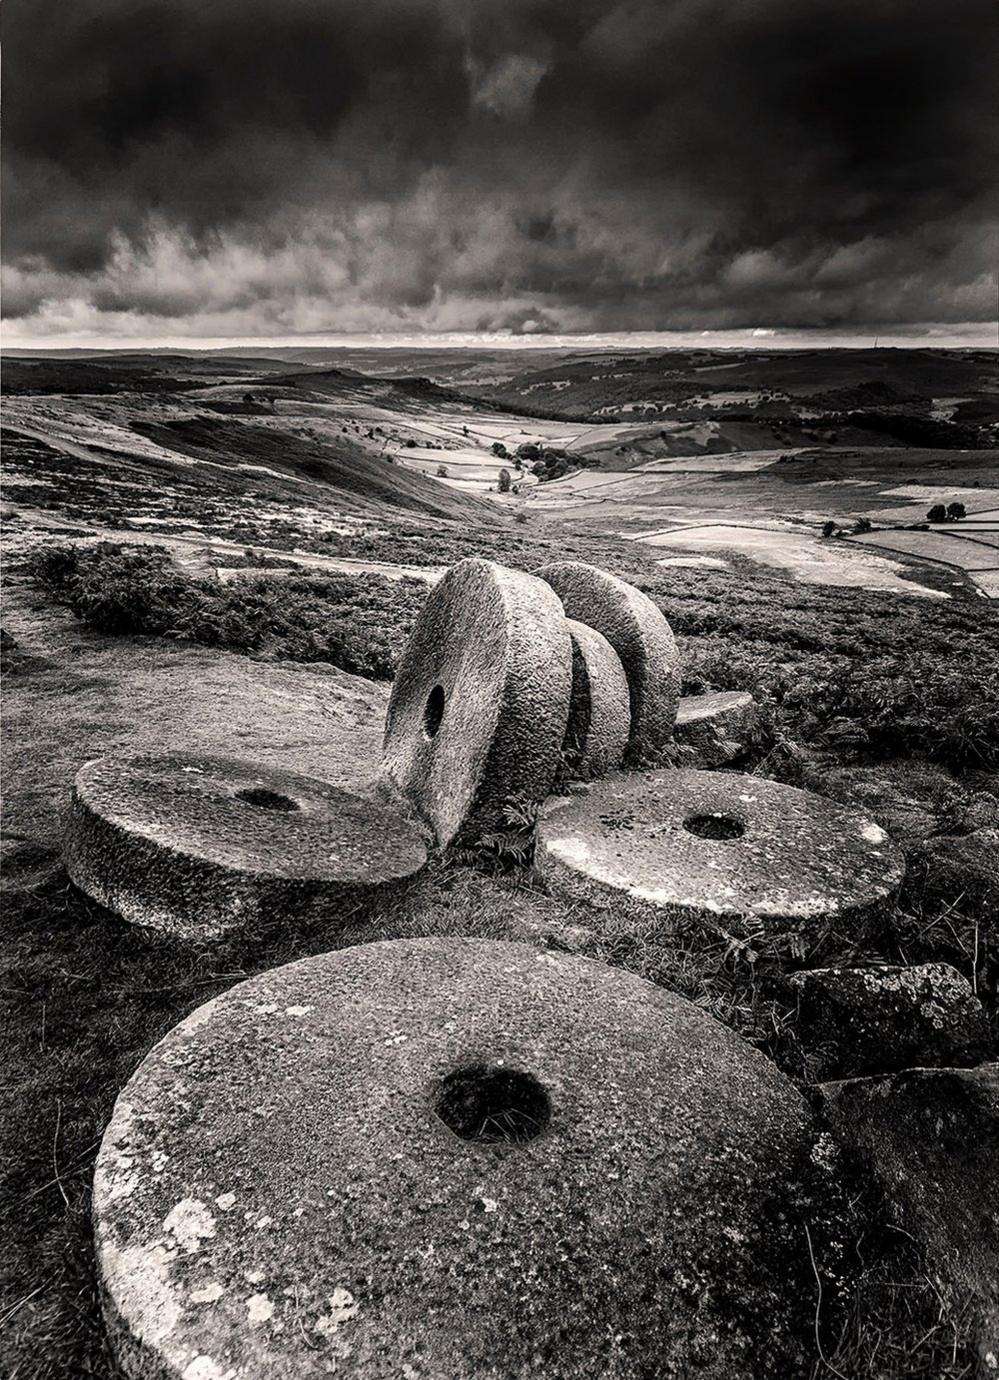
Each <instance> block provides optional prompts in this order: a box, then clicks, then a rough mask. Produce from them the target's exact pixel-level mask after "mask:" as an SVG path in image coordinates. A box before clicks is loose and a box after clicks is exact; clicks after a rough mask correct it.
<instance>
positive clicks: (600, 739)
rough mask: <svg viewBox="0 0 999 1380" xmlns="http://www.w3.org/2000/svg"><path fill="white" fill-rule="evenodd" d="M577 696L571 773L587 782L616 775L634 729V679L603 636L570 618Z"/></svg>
mask: <svg viewBox="0 0 999 1380" xmlns="http://www.w3.org/2000/svg"><path fill="white" fill-rule="evenodd" d="M568 621H569V636H570V637H571V638H572V698H571V699H570V701H569V722H568V724H567V726H566V730H565V745H566V749H567V754H568V760H570V762H571V774H572V775H573V776H577V777H579V778H581V779H582V780H588V779H589V778H591V777H594V776H604V775H605V774H606V773H607V772H609V771H616V770H617V768H618V767H619V766H620V765H621V763H622V761H623V760H624V753H625V749H626V748H627V746H628V736H629V733H630V731H631V707H630V703H629V696H628V678H627V676H626V675H625V674H624V667H623V666H622V665H621V658H620V657H619V656H618V654H617V652H615V650H614V648H613V647H612V646H611V645H610V643H609V642H608V641H607V639H606V637H604V636H603V635H602V634H601V633H598V632H597V631H596V629H595V628H590V627H588V626H587V625H586V624H585V623H577V622H576V620H575V619H574V618H570V619H569V620H568Z"/></svg>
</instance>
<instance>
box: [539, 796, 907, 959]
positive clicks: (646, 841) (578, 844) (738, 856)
mask: <svg viewBox="0 0 999 1380" xmlns="http://www.w3.org/2000/svg"><path fill="white" fill-rule="evenodd" d="M535 865H536V867H537V868H538V870H539V872H540V873H541V874H542V876H543V877H544V878H545V879H546V880H547V881H548V883H549V885H550V887H551V888H552V890H553V891H557V892H560V893H562V894H567V895H569V896H570V897H573V898H575V899H579V900H583V901H590V902H593V903H595V904H597V905H604V906H606V904H607V902H608V897H609V896H611V895H613V896H615V897H616V898H617V900H618V902H621V901H624V902H627V903H628V908H629V909H632V910H634V911H635V913H636V914H637V915H639V916H642V917H645V918H648V919H651V920H653V921H656V922H658V923H659V924H669V923H670V922H684V921H691V920H693V921H697V922H700V921H707V922H709V923H711V924H713V925H719V926H721V927H723V928H725V929H726V930H728V931H730V932H732V933H735V934H741V935H746V934H750V935H755V934H762V935H764V936H767V937H773V938H776V937H778V936H782V935H786V934H794V935H800V936H803V937H805V938H806V939H807V941H808V942H809V944H810V945H813V944H814V945H817V944H818V942H819V941H820V940H821V939H822V938H823V937H825V936H826V935H827V934H828V932H829V931H830V930H831V929H832V928H834V927H841V926H846V927H847V929H848V932H850V933H854V932H857V931H859V930H860V929H861V928H862V926H863V925H865V924H866V923H868V922H869V921H870V920H872V919H873V918H874V917H876V916H878V915H879V914H880V913H881V912H882V911H883V909H884V908H885V906H886V904H887V903H888V902H890V900H891V899H892V898H893V897H894V895H895V893H896V892H897V890H898V887H899V884H900V882H901V880H902V873H903V862H902V859H901V856H900V854H899V853H898V851H897V850H896V849H895V848H894V847H893V845H892V844H891V842H890V841H889V839H888V836H887V835H886V834H885V832H884V830H883V829H881V828H880V827H879V826H878V825H876V824H874V823H872V822H871V821H870V820H868V819H865V818H864V817H863V816H862V815H860V814H857V813H855V812H854V811H852V810H846V809H844V808H843V807H842V806H840V805H836V804H833V802H832V801H830V800H825V799H824V798H823V797H822V796H818V795H813V794H812V793H811V792H810V791H800V790H797V789H796V788H795V787H793V786H782V785H778V784H777V783H776V782H773V781H764V780H762V779H760V778H759V777H755V776H740V775H737V774H735V773H728V772H709V771H687V770H682V771H656V772H643V773H633V774H630V775H629V774H623V773H616V774H615V775H613V776H608V777H605V778H604V780H603V781H599V782H596V783H595V784H594V785H592V786H590V787H589V788H588V789H587V790H586V791H585V792H584V793H582V794H580V795H577V796H574V797H572V798H570V799H567V800H566V799H562V800H553V801H551V802H550V804H549V805H548V806H547V807H546V809H545V811H544V812H543V817H542V820H541V823H540V824H539V826H538V837H537V846H536V850H535Z"/></svg>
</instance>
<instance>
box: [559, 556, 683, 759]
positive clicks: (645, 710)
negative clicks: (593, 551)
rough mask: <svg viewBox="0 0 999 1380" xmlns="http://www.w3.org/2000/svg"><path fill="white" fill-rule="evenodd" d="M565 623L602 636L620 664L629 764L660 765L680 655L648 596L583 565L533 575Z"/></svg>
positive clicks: (566, 564) (672, 717)
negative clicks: (555, 600)
mask: <svg viewBox="0 0 999 1380" xmlns="http://www.w3.org/2000/svg"><path fill="white" fill-rule="evenodd" d="M537 573H538V575H540V576H541V578H542V579H543V580H547V582H548V583H549V584H550V585H551V587H552V589H554V591H555V593H556V594H557V595H558V597H559V598H560V599H561V601H562V604H563V607H564V608H565V611H566V614H567V615H568V617H569V618H573V619H577V620H578V621H579V622H582V623H586V624H588V625H589V626H590V627H591V628H595V629H596V630H597V632H599V633H601V634H602V635H603V636H604V637H605V638H606V639H607V641H608V642H609V643H610V645H611V646H612V647H613V648H614V650H615V652H617V654H618V656H619V657H620V658H621V664H622V665H623V667H624V671H625V675H626V676H627V677H628V689H629V693H630V696H631V730H630V734H629V739H628V760H629V761H630V762H631V763H632V764H634V765H638V764H641V763H655V762H657V761H661V760H662V755H663V752H664V750H665V749H666V748H668V747H669V745H670V743H671V742H672V740H673V726H674V724H675V723H676V713H677V706H678V705H679V702H680V654H679V652H678V650H677V645H676V639H675V638H674V636H673V632H672V629H671V628H670V625H669V624H668V623H667V621H666V619H665V618H664V617H663V614H662V612H661V610H660V609H659V608H657V607H656V605H655V604H654V603H653V602H652V600H651V599H650V598H649V597H648V595H647V594H643V593H642V591H641V590H639V589H636V588H635V587H634V585H629V584H627V583H626V582H625V581H624V580H619V579H618V577H617V576H616V575H610V574H608V572H607V571H606V570H600V569H598V568H597V566H594V565H587V564H586V563H585V562H584V561H555V562H554V563H553V564H552V565H545V566H542V567H541V569H540V570H539V571H538V572H537Z"/></svg>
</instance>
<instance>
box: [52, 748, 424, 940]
mask: <svg viewBox="0 0 999 1380" xmlns="http://www.w3.org/2000/svg"><path fill="white" fill-rule="evenodd" d="M426 859H427V846H426V841H425V838H424V836H423V832H422V830H421V828H420V827H419V826H418V825H416V824H415V823H413V822H412V821H411V820H409V819H408V818H407V817H406V816H404V815H403V814H401V813H400V812H399V811H398V810H395V809H393V808H391V807H390V806H388V805H384V804H378V803H376V802H375V801H373V800H371V799H362V798H360V797H359V796H355V795H352V794H350V793H349V792H347V791H341V790H339V789H337V787H335V786H328V785H326V784H325V783H324V782H321V781H315V780H313V779H312V778H311V777H308V776H299V775H298V774H297V773H294V772H284V771H276V770H274V769H273V768H264V767H259V766H256V765H254V764H253V763H251V762H240V761H237V760H234V759H232V758H225V757H201V756H188V755H184V754H179V753H170V754H167V755H165V756H159V757H158V756H151V755H146V754H136V755H132V756H122V757H102V758H99V759H98V760H97V761H94V762H89V763H87V765H86V766H85V767H83V768H81V770H80V771H79V772H78V773H77V776H76V781H75V784H74V789H73V802H72V806H71V810H70V817H69V825H68V828H67V833H66V844H65V860H66V870H67V871H68V873H69V875H70V877H71V878H72V880H73V881H74V882H75V883H76V885H77V886H78V887H79V888H80V889H81V890H82V891H85V892H86V893H87V895H88V896H92V897H93V898H94V899H95V900H96V901H99V902H100V904H101V905H103V906H106V907H107V908H108V909H109V910H113V911H115V912H116V913H117V914H118V915H120V916H121V917H122V918H123V919H125V920H127V921H128V922H129V923H130V924H133V925H145V926H148V927H150V928H152V929H158V930H164V931H166V932H167V933H170V934H173V935H176V936H178V937H179V938H182V939H191V940H203V939H217V938H219V937H221V936H222V935H224V934H227V933H230V932H237V931H238V932H246V933H251V934H252V933H253V932H255V931H257V930H262V929H270V928H272V927H274V926H280V925H281V924H282V923H283V922H285V921H291V922H296V923H297V922H300V921H303V920H310V919H335V918H336V916H337V915H338V913H340V912H341V911H345V910H348V909H350V908H351V907H352V906H353V905H354V904H356V903H357V901H358V900H360V899H361V897H362V896H364V895H366V894H369V893H371V892H372V891H373V890H374V889H377V888H381V887H388V886H390V885H391V884H393V883H396V882H400V881H402V880H403V879H404V878H407V877H410V876H412V875H413V873H415V872H417V871H419V869H420V868H421V867H422V866H423V864H424V863H425V862H426Z"/></svg>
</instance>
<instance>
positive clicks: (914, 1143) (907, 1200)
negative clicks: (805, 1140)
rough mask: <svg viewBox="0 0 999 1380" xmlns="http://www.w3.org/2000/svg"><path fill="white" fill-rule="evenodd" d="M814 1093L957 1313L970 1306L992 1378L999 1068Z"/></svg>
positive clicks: (997, 1288)
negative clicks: (877, 1187) (944, 1288)
mask: <svg viewBox="0 0 999 1380" xmlns="http://www.w3.org/2000/svg"><path fill="white" fill-rule="evenodd" d="M819 1093H820V1096H821V1098H822V1105H823V1109H824V1111H825V1113H826V1116H827V1117H828V1119H829V1122H830V1124H831V1126H832V1128H833V1130H834V1131H835V1132H836V1134H837V1136H838V1137H839V1139H840V1140H841V1142H842V1143H843V1145H844V1146H846V1147H848V1148H849V1149H850V1150H852V1151H854V1152H855V1153H856V1154H857V1155H858V1156H859V1157H860V1158H861V1159H862V1160H863V1161H864V1162H865V1163H866V1164H867V1166H868V1168H869V1169H870V1170H871V1171H872V1173H873V1174H874V1176H875V1178H876V1179H877V1181H878V1183H879V1184H880V1186H881V1188H882V1190H883V1192H884V1195H885V1198H886V1201H887V1204H888V1207H889V1209H890V1210H891V1212H892V1214H893V1216H894V1218H895V1220H896V1222H897V1223H898V1225H899V1226H900V1227H901V1228H902V1230H903V1231H905V1232H907V1233H908V1234H909V1235H910V1236H912V1237H913V1238H914V1239H915V1240H916V1241H917V1242H918V1243H919V1244H920V1246H921V1247H922V1248H923V1250H924V1252H925V1255H926V1259H927V1264H928V1266H929V1268H930V1269H931V1271H932V1272H933V1273H934V1275H935V1276H936V1277H937V1279H938V1280H939V1281H940V1283H941V1284H942V1285H944V1286H945V1287H946V1288H947V1289H948V1290H949V1292H950V1294H951V1297H952V1299H953V1301H954V1303H955V1304H956V1305H957V1306H958V1307H959V1308H963V1307H964V1306H965V1304H966V1303H967V1301H968V1300H969V1299H970V1300H971V1301H972V1304H973V1308H974V1312H975V1325H976V1332H977V1341H978V1352H979V1369H978V1374H979V1375H980V1376H983V1377H984V1376H995V1375H996V1374H999V1065H997V1064H986V1065H983V1066H982V1067H981V1068H976V1069H908V1070H906V1071H905V1072H902V1073H893V1074H888V1075H886V1076H884V1077H881V1078H857V1079H851V1080H849V1081H847V1082H840V1083H826V1084H824V1085H823V1086H822V1087H821V1088H820V1089H819Z"/></svg>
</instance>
